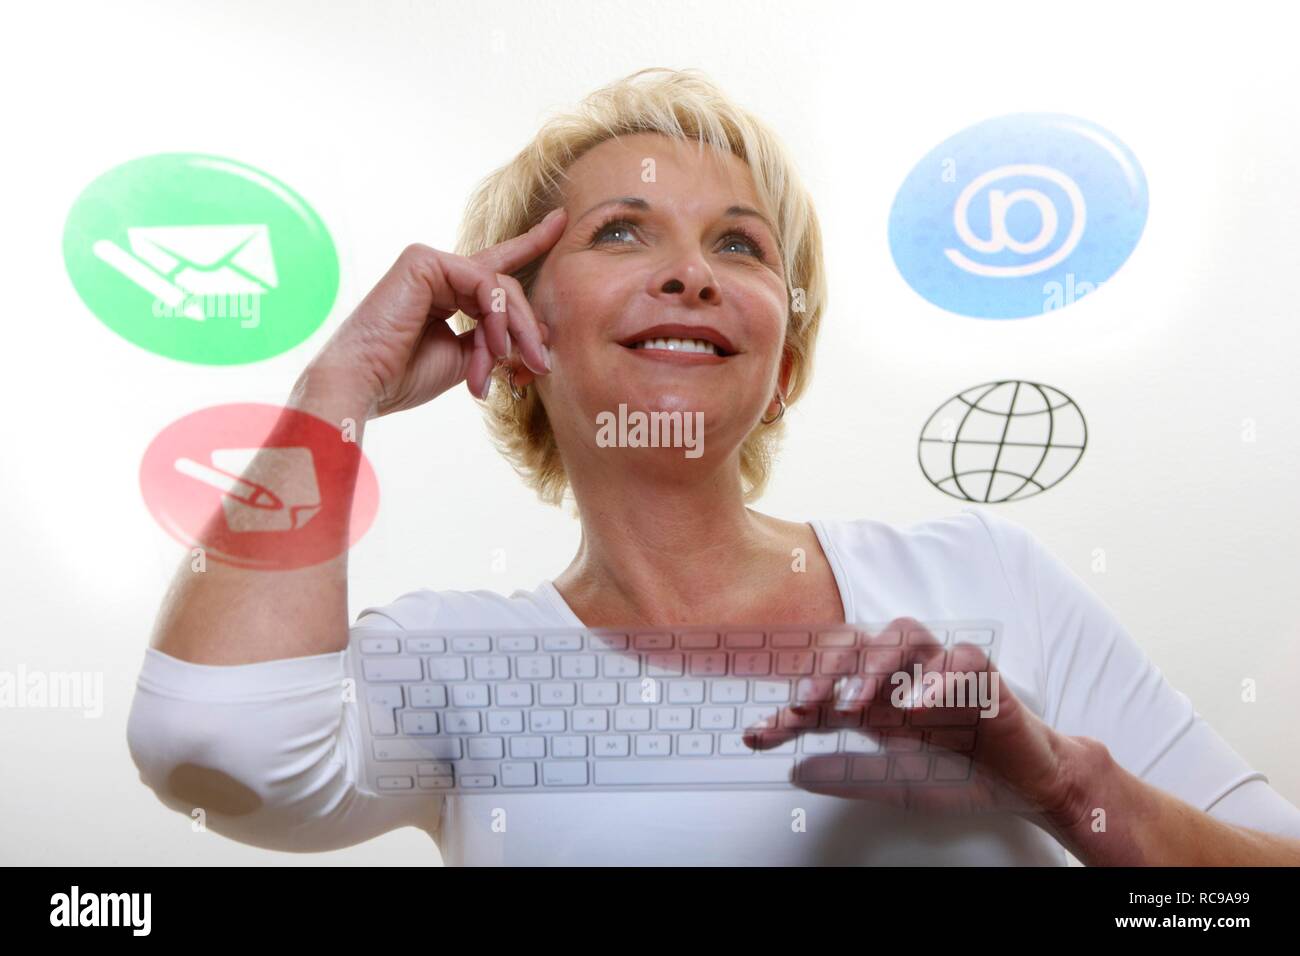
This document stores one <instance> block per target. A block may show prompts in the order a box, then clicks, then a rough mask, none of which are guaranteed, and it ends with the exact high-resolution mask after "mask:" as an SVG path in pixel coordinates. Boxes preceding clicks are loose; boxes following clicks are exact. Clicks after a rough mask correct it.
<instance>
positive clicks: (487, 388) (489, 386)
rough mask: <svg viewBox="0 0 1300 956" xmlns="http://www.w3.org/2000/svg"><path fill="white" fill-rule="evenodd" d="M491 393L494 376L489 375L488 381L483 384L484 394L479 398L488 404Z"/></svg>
mask: <svg viewBox="0 0 1300 956" xmlns="http://www.w3.org/2000/svg"><path fill="white" fill-rule="evenodd" d="M491 393H492V376H491V375H489V376H488V377H487V381H486V382H484V383H483V394H482V395H480V396H479V398H481V399H482V400H483V401H485V402H486V401H487V397H488V395H490V394H491Z"/></svg>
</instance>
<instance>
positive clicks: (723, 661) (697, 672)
mask: <svg viewBox="0 0 1300 956" xmlns="http://www.w3.org/2000/svg"><path fill="white" fill-rule="evenodd" d="M689 667H690V672H691V676H692V677H721V676H723V675H724V674H726V673H727V655H726V654H722V653H717V654H692V655H691V656H690V664H689Z"/></svg>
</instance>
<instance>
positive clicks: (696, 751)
mask: <svg viewBox="0 0 1300 956" xmlns="http://www.w3.org/2000/svg"><path fill="white" fill-rule="evenodd" d="M677 754H678V756H681V757H708V756H712V754H713V734H681V735H679V736H678V738H677Z"/></svg>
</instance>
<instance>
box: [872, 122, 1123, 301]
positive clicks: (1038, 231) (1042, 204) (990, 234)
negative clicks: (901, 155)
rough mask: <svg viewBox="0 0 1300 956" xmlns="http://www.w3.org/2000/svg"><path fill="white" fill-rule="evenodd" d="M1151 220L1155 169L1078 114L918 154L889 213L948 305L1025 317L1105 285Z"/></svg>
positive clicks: (922, 288) (1001, 128)
mask: <svg viewBox="0 0 1300 956" xmlns="http://www.w3.org/2000/svg"><path fill="white" fill-rule="evenodd" d="M1146 221H1147V182H1146V177H1145V176H1144V175H1143V173H1142V167H1141V166H1139V165H1138V161H1137V158H1136V157H1135V156H1134V155H1133V153H1132V152H1130V151H1129V149H1128V147H1126V146H1125V145H1124V144H1123V143H1121V142H1120V141H1119V140H1118V139H1116V138H1115V137H1114V136H1112V135H1111V134H1110V133H1108V132H1106V131H1105V130H1104V129H1102V128H1101V127H1099V126H1097V125H1096V124H1094V123H1090V122H1088V121H1087V120H1082V119H1079V118H1077V117H1074V116H1063V115H1059V114H1053V113H1017V114H1013V115H1011V116H1002V117H998V118H997V119H991V120H987V121H985V122H983V123H979V124H977V125H975V126H972V127H970V128H969V129H965V130H963V131H962V132H960V133H958V134H957V135H955V136H953V137H951V138H950V139H948V140H945V141H944V142H943V143H941V144H939V145H938V146H936V147H935V148H934V149H933V150H931V151H930V153H929V154H928V155H927V156H926V157H925V158H924V159H922V160H921V161H920V162H919V163H917V165H916V167H915V168H914V169H913V170H912V172H911V173H910V174H909V175H908V177H907V179H906V180H904V181H903V185H902V187H901V188H900V189H899V190H898V195H897V196H896V197H895V199H894V206H893V209H892V210H891V211H890V214H889V248H890V251H891V252H892V253H893V256H894V262H895V263H896V264H897V265H898V271H899V272H901V273H902V275H903V278H904V279H906V280H907V283H908V285H910V286H911V287H912V288H913V289H915V290H916V291H917V292H919V293H920V294H921V295H922V296H924V297H925V298H926V299H928V300H929V301H930V302H933V303H934V304H935V305H937V306H939V307H940V308H942V309H947V310H948V311H949V312H956V313H957V314H959V315H967V316H971V317H972V318H977V319H1021V318H1025V317H1027V316H1030V315H1040V314H1042V313H1044V312H1050V311H1052V310H1054V309H1059V308H1063V307H1065V306H1067V305H1070V304H1071V303H1072V302H1075V301H1077V300H1078V299H1080V298H1082V297H1083V296H1084V295H1087V294H1089V293H1092V292H1094V291H1096V289H1097V288H1098V287H1099V286H1100V285H1101V284H1102V283H1103V282H1105V281H1106V280H1107V279H1109V278H1110V277H1111V276H1112V275H1114V274H1115V272H1116V270H1118V269H1119V267H1120V266H1122V265H1123V264H1124V261H1125V260H1126V259H1128V257H1129V255H1130V254H1131V253H1132V252H1133V249H1134V247H1136V246H1137V242H1138V239H1139V238H1141V236H1142V229H1143V227H1144V226H1145V225H1146Z"/></svg>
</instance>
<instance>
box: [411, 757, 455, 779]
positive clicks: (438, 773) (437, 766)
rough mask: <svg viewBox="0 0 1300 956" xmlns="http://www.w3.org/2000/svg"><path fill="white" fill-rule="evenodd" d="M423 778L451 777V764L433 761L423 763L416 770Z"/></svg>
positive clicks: (443, 761) (444, 761)
mask: <svg viewBox="0 0 1300 956" xmlns="http://www.w3.org/2000/svg"><path fill="white" fill-rule="evenodd" d="M415 772H416V773H417V774H419V775H420V776H421V777H450V776H451V775H452V774H451V763H450V762H448V761H446V760H433V761H429V762H428V763H422V764H420V765H418V766H417V767H416V768H415Z"/></svg>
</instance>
